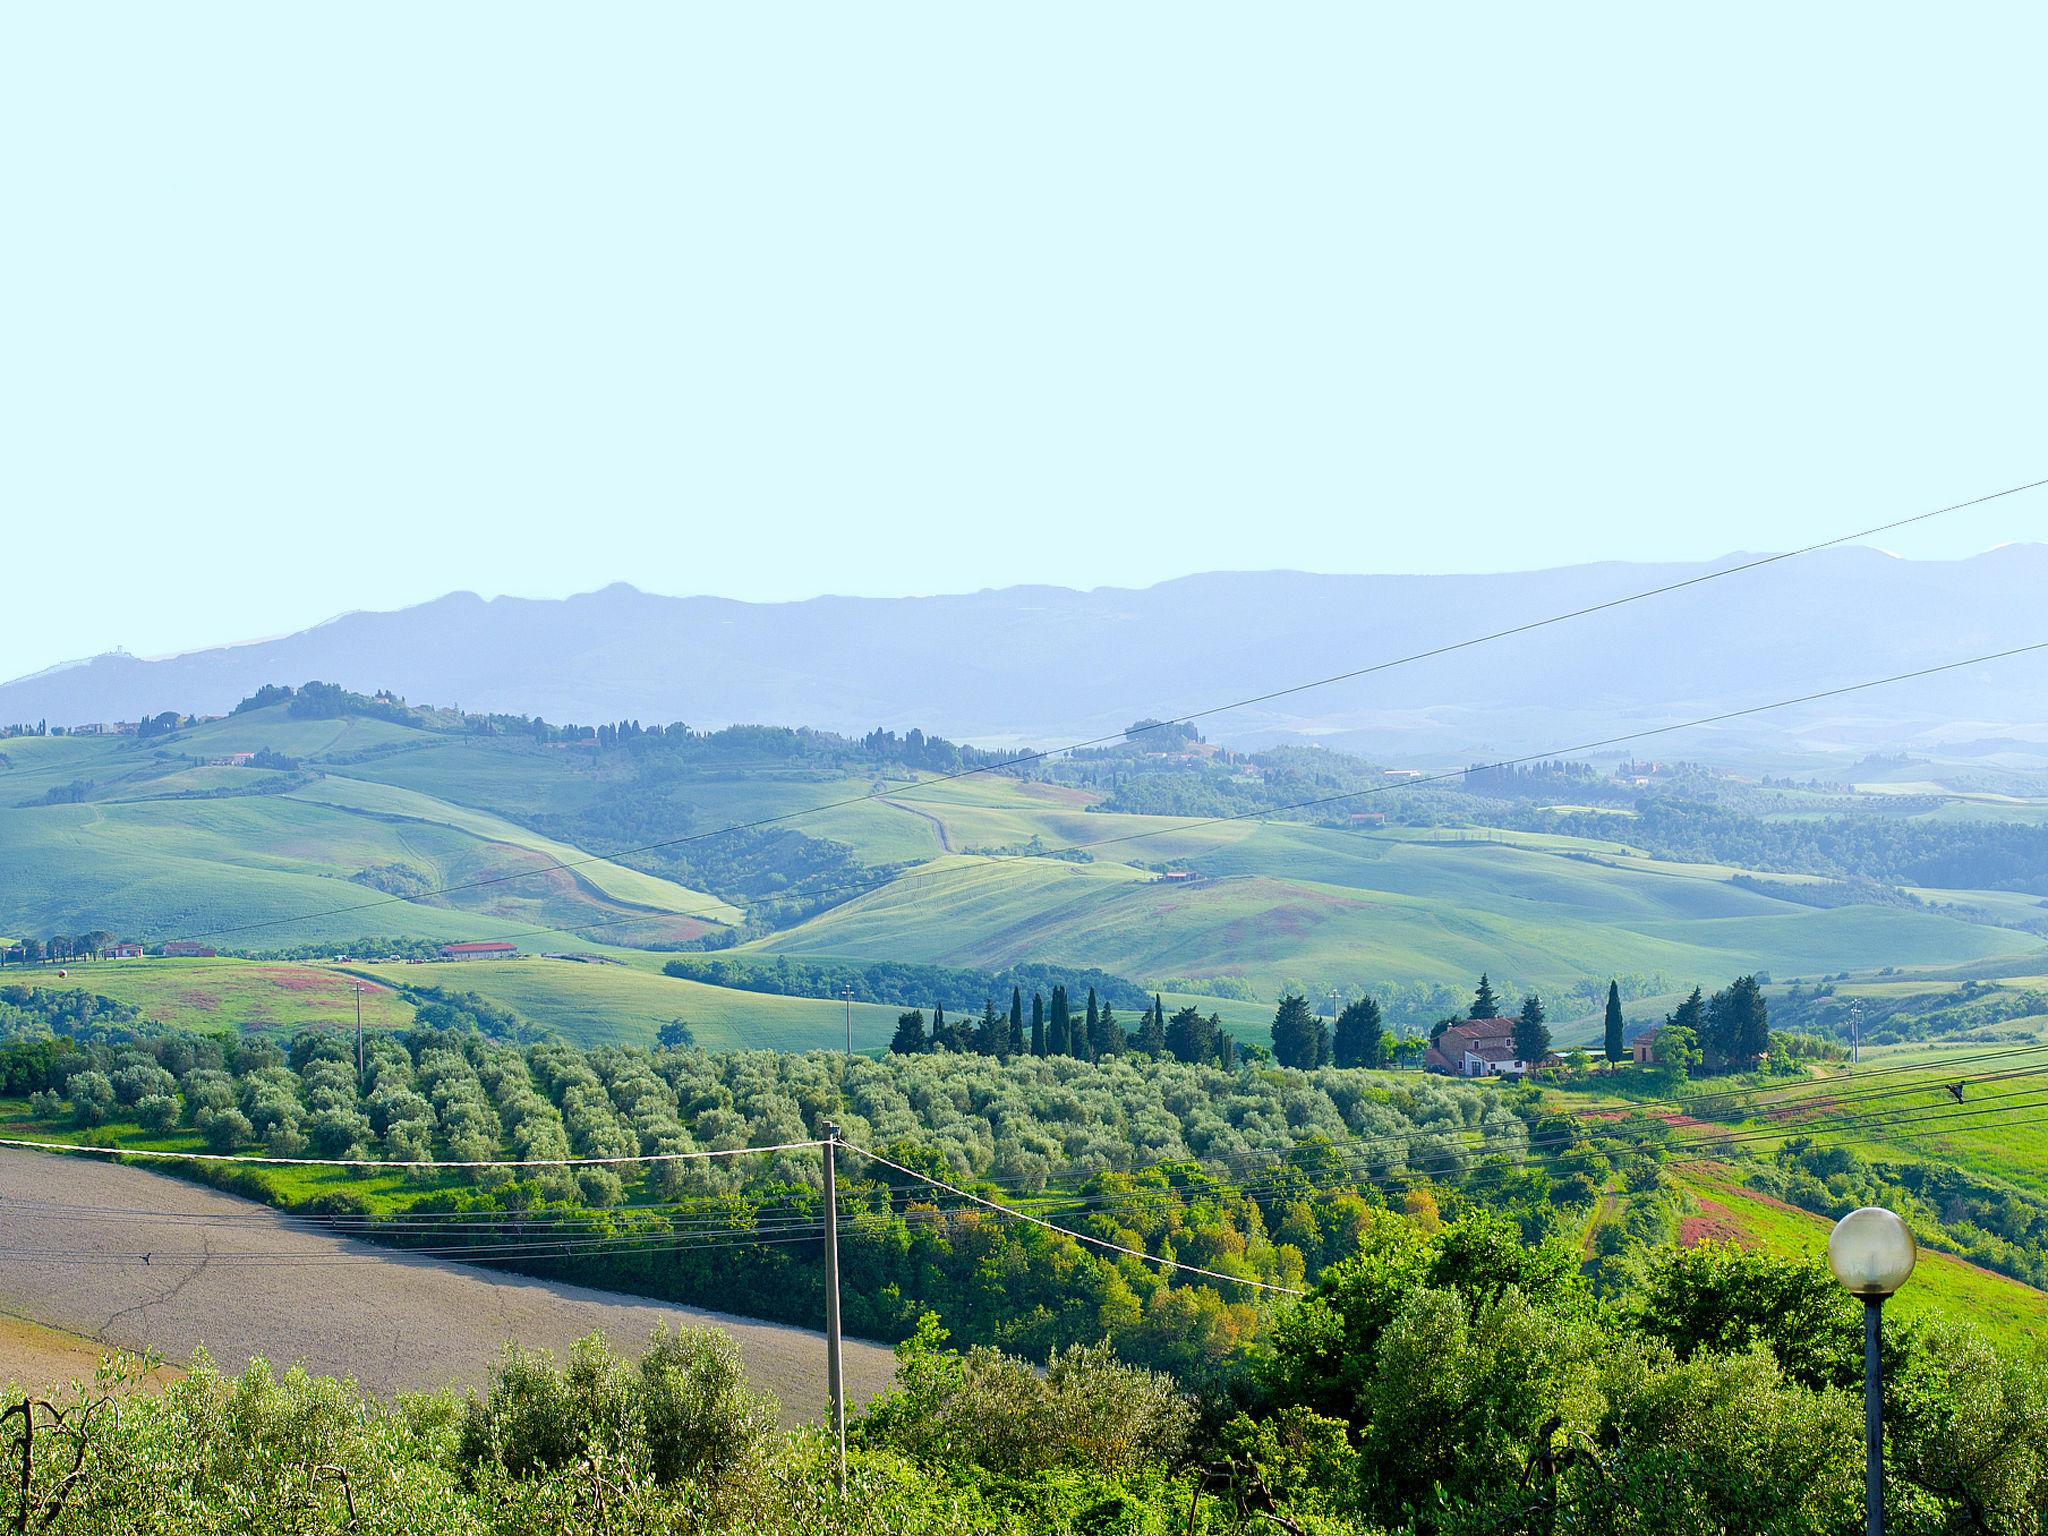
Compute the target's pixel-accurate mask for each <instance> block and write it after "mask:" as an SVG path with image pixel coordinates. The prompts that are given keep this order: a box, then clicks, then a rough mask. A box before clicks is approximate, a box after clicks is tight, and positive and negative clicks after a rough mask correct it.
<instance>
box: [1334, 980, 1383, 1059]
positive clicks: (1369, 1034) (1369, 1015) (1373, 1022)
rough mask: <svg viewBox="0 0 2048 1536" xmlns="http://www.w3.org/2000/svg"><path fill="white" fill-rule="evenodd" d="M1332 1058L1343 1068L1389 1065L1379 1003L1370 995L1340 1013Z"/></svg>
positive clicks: (1348, 1005) (1346, 1006)
mask: <svg viewBox="0 0 2048 1536" xmlns="http://www.w3.org/2000/svg"><path fill="white" fill-rule="evenodd" d="M1330 1059H1331V1060H1332V1061H1333V1062H1335V1063H1336V1064H1337V1065H1338V1066H1340V1067H1383V1066H1385V1065H1386V1064H1387V1031H1386V1025H1385V1023H1384V1021H1383V1020H1382V1019H1381V1017H1380V1005H1379V1004H1378V1003H1376V1002H1374V1001H1373V1000H1372V999H1371V998H1369V997H1362V998H1360V999H1359V1000H1358V1001H1357V1002H1355V1003H1348V1004H1346V1005H1345V1008H1344V1011H1343V1012H1342V1013H1340V1014H1338V1015H1337V1029H1336V1038H1335V1039H1333V1040H1332V1041H1331V1042H1330Z"/></svg>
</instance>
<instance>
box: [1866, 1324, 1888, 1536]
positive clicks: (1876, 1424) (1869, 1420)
mask: <svg viewBox="0 0 2048 1536" xmlns="http://www.w3.org/2000/svg"><path fill="white" fill-rule="evenodd" d="M1883 1314H1884V1298H1883V1297H1882V1296H1869V1297H1866V1298H1864V1302H1863V1503H1864V1509H1865V1512H1866V1515H1867V1524H1866V1526H1865V1529H1866V1530H1867V1531H1868V1532H1869V1536H1884V1381H1883V1378H1882V1375H1881V1373H1880V1367H1879V1364H1878V1341H1879V1339H1880V1337H1881V1336H1882V1332H1883V1324H1882V1322H1881V1321H1880V1319H1881V1318H1882V1316H1883Z"/></svg>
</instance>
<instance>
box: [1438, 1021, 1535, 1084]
mask: <svg viewBox="0 0 2048 1536" xmlns="http://www.w3.org/2000/svg"><path fill="white" fill-rule="evenodd" d="M1555 1059H1556V1058H1555V1057H1554V1056H1546V1057H1544V1059H1543V1061H1539V1062H1537V1063H1536V1065H1537V1066H1539V1067H1540V1066H1543V1065H1544V1064H1545V1063H1547V1062H1550V1061H1553V1060H1555ZM1422 1066H1423V1070H1424V1071H1427V1072H1445V1073H1449V1074H1450V1075H1451V1076H1453V1077H1518V1076H1520V1075H1521V1074H1522V1073H1523V1072H1526V1071H1527V1070H1528V1069H1529V1063H1528V1062H1525V1061H1523V1060H1522V1059H1521V1058H1520V1057H1519V1056H1517V1055H1516V1054H1515V1020H1513V1019H1470V1020H1467V1021H1466V1022H1465V1023H1463V1024H1453V1025H1452V1026H1451V1027H1450V1028H1449V1029H1447V1030H1445V1031H1444V1032H1443V1033H1442V1034H1441V1035H1438V1036H1437V1037H1436V1039H1435V1040H1433V1041H1431V1042H1430V1046H1429V1053H1428V1054H1427V1055H1426V1056H1425V1057H1424V1058H1423V1062H1422Z"/></svg>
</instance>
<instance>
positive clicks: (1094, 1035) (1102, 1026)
mask: <svg viewBox="0 0 2048 1536" xmlns="http://www.w3.org/2000/svg"><path fill="white" fill-rule="evenodd" d="M1089 995H1090V997H1091V998H1092V997H1093V995H1094V994H1093V993H1091V994H1089ZM1088 1038H1089V1044H1091V1045H1092V1046H1093V1047H1094V1048H1095V1059H1096V1060H1097V1061H1100V1060H1102V1058H1103V1057H1105V1056H1121V1055H1123V1053H1124V1050H1125V1048H1126V1047H1127V1046H1128V1044H1129V1042H1128V1041H1127V1040H1125V1039H1124V1027H1123V1025H1122V1024H1120V1023H1119V1022H1118V1021H1117V1016H1116V1009H1115V1008H1114V1007H1112V1006H1111V1005H1110V1004H1108V1003H1104V1004H1103V1005H1102V1011H1101V1012H1100V1013H1098V1014H1097V1015H1096V1016H1095V1027H1094V1029H1093V1030H1092V1031H1090V1033H1089V1037H1088Z"/></svg>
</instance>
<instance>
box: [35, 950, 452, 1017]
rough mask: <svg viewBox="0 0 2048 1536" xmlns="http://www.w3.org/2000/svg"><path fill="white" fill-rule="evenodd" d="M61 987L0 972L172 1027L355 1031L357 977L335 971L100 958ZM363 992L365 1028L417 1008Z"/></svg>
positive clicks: (42, 976) (51, 977)
mask: <svg viewBox="0 0 2048 1536" xmlns="http://www.w3.org/2000/svg"><path fill="white" fill-rule="evenodd" d="M64 969H65V970H67V971H68V972H69V973H70V975H69V977H68V979H66V980H64V981H62V982H60V981H58V980H56V973H55V972H54V971H52V970H49V969H44V970H42V971H33V972H19V971H13V970H9V971H0V980H14V979H17V978H21V977H27V978H28V979H32V980H33V981H34V982H35V984H36V985H38V986H47V987H77V988H80V989H82V990H84V991H87V992H95V993H98V994H99V995H100V996H102V997H111V998H113V999H114V1001H116V1002H119V1003H127V1004H130V1005H131V1006H133V1007H136V1008H139V1009H141V1010H142V1012H143V1013H144V1014H145V1015H146V1016H147V1017H148V1018H150V1019H152V1020H154V1021H155V1022H157V1023H159V1024H162V1025H165V1026H167V1027H169V1028H172V1029H187V1030H196V1031H201V1032H205V1031H212V1030H220V1029H238V1030H251V1031H276V1032H285V1033H290V1032H293V1031H296V1030H299V1029H306V1028H311V1029H324V1028H336V1029H339V1028H350V1029H352V1028H354V1027H355V1021H356V993H355V992H354V991H353V990H352V986H353V985H357V984H361V983H357V982H356V979H355V978H354V977H352V976H349V975H347V974H345V973H343V972H342V971H340V970H337V969H336V968H334V967H333V966H328V965H295V964H284V963H278V964H270V963H258V962H254V961H247V960H232V959H225V958H222V959H210V960H209V959H194V960H159V959H154V958H146V959H141V960H100V961H94V962H91V963H88V964H84V965H67V966H66V967H64ZM367 985H369V988H370V990H368V991H366V992H364V993H363V994H362V999H363V1026H364V1028H366V1029H403V1028H405V1027H406V1026H407V1025H409V1024H411V1023H412V1018H413V1010H412V1006H411V1004H409V1003H407V1002H406V1001H405V1000H404V999H403V998H401V997H399V996H398V995H397V994H396V993H395V992H393V991H392V990H391V989H390V988H389V987H388V986H384V985H381V984H376V983H369V984H367Z"/></svg>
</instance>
